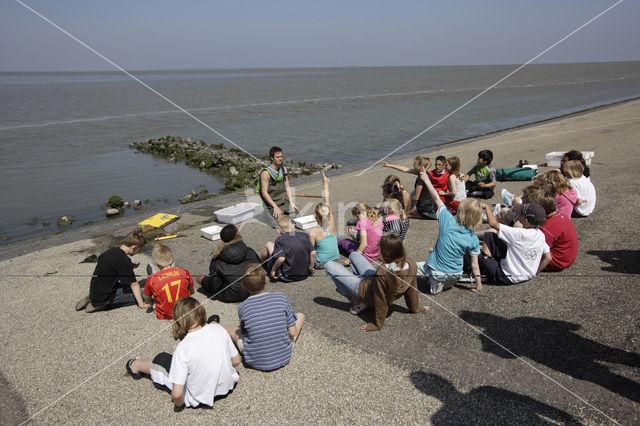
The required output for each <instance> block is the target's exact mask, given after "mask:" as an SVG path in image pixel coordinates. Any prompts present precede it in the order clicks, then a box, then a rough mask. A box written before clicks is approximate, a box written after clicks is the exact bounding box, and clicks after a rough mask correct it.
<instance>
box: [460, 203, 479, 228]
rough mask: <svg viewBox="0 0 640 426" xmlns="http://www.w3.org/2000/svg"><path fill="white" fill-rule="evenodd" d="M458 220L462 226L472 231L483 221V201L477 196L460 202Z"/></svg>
mask: <svg viewBox="0 0 640 426" xmlns="http://www.w3.org/2000/svg"><path fill="white" fill-rule="evenodd" d="M456 220H457V221H458V224H460V226H464V227H465V228H469V229H471V230H472V231H473V230H474V229H476V228H478V227H479V226H480V224H481V223H482V203H481V202H480V200H478V199H477V198H466V199H464V200H462V201H461V202H460V205H459V206H458V213H457V214H456Z"/></svg>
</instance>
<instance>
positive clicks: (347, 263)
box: [342, 259, 351, 267]
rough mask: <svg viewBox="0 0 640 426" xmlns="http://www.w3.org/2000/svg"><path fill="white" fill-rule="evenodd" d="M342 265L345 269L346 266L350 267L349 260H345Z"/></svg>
mask: <svg viewBox="0 0 640 426" xmlns="http://www.w3.org/2000/svg"><path fill="white" fill-rule="evenodd" d="M342 264H343V265H344V266H345V267H347V266H350V265H351V263H349V259H347V260H345V261H344V262H342Z"/></svg>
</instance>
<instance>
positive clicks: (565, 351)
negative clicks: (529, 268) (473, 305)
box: [460, 311, 640, 402]
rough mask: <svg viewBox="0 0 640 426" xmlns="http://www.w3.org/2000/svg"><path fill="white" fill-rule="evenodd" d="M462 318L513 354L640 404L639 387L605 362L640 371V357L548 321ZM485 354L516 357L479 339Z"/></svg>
mask: <svg viewBox="0 0 640 426" xmlns="http://www.w3.org/2000/svg"><path fill="white" fill-rule="evenodd" d="M460 318H461V319H463V320H464V321H466V322H468V323H470V324H472V325H475V326H478V327H482V328H484V330H485V333H486V334H487V335H488V336H490V337H491V338H492V339H495V340H496V341H497V342H500V344H502V345H504V346H505V347H506V348H509V350H511V351H514V352H515V353H517V354H518V356H523V357H526V358H529V359H532V360H534V361H536V362H538V363H540V364H544V365H546V366H548V367H549V368H552V369H554V370H556V371H559V372H562V373H564V374H568V375H569V376H571V377H574V378H576V379H580V380H586V381H590V382H592V383H595V384H597V385H600V386H602V387H604V388H606V389H608V390H610V391H611V392H614V393H617V394H619V395H621V396H623V397H625V398H628V399H630V400H632V401H635V402H640V385H639V384H638V383H637V382H635V381H633V380H631V379H628V378H626V377H624V376H621V375H619V374H616V373H614V372H612V371H611V370H610V369H609V367H607V366H606V365H603V364H602V362H606V363H614V364H623V365H627V366H630V367H635V368H640V355H638V354H636V353H633V352H627V351H624V350H621V349H615V348H611V347H609V346H606V345H603V344H601V343H598V342H596V341H594V340H591V339H586V338H584V337H582V336H580V335H578V334H577V333H575V331H576V330H578V329H580V325H578V324H573V323H570V322H566V321H557V320H549V319H545V318H534V317H518V318H513V319H507V318H503V317H500V316H497V315H493V314H489V313H482V312H471V311H463V312H462V313H461V314H460ZM480 340H481V342H482V346H483V350H484V351H485V352H491V353H493V354H495V355H498V356H500V357H502V358H515V355H513V354H511V353H509V352H507V351H506V350H505V349H503V348H501V347H500V346H498V345H497V344H496V343H494V342H492V341H491V340H490V339H488V338H487V337H485V336H484V335H480Z"/></svg>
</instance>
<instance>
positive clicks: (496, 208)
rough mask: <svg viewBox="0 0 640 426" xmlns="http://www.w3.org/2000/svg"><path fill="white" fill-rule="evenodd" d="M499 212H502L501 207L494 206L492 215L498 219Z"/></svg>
mask: <svg viewBox="0 0 640 426" xmlns="http://www.w3.org/2000/svg"><path fill="white" fill-rule="evenodd" d="M501 210H502V206H501V205H500V203H498V204H496V206H495V207H494V208H493V215H494V216H495V217H498V216H499V215H500V211H501Z"/></svg>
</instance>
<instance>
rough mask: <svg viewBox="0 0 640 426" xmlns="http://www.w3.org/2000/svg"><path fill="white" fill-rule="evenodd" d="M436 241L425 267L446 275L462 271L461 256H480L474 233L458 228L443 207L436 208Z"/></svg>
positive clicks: (478, 242) (462, 227)
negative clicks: (467, 254)
mask: <svg viewBox="0 0 640 426" xmlns="http://www.w3.org/2000/svg"><path fill="white" fill-rule="evenodd" d="M436 215H437V217H438V228H439V230H438V241H436V247H435V249H434V250H433V252H432V253H431V256H429V259H428V260H427V265H429V266H430V267H432V268H433V269H436V270H438V271H441V272H444V273H447V274H456V273H459V272H461V271H462V264H463V261H462V256H463V255H464V254H465V253H469V254H470V255H471V256H478V255H479V254H480V241H478V237H477V236H476V233H475V232H473V231H472V230H471V229H469V228H465V227H464V226H460V225H459V224H458V222H456V219H455V218H454V217H453V215H452V214H451V213H449V210H447V208H446V207H445V206H444V204H443V205H441V206H440V208H438V212H437V214H436Z"/></svg>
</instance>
